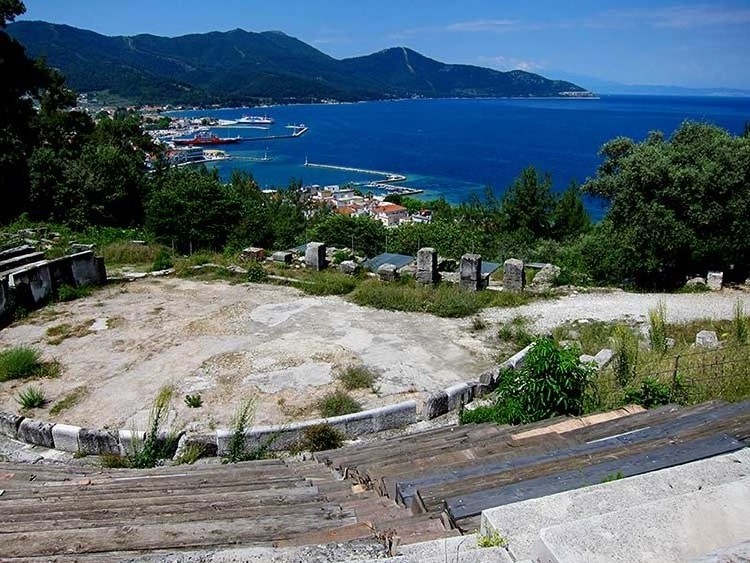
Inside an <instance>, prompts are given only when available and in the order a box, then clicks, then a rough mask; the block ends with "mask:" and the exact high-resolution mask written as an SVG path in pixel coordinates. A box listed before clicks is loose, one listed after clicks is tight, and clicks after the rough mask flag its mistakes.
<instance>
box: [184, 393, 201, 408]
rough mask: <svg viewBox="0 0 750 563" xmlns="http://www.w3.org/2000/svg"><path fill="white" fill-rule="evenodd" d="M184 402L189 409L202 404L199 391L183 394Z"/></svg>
mask: <svg viewBox="0 0 750 563" xmlns="http://www.w3.org/2000/svg"><path fill="white" fill-rule="evenodd" d="M185 404H186V405H187V407H188V408H190V409H198V408H200V407H201V406H203V397H201V394H200V393H193V394H192V395H185Z"/></svg>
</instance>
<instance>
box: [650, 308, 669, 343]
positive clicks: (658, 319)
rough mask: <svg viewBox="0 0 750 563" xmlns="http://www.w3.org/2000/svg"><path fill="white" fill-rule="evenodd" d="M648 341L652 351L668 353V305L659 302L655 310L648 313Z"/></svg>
mask: <svg viewBox="0 0 750 563" xmlns="http://www.w3.org/2000/svg"><path fill="white" fill-rule="evenodd" d="M648 324H649V331H648V339H649V342H650V343H651V349H652V350H656V351H657V352H661V353H664V352H666V351H667V305H666V303H665V302H664V301H661V300H660V301H659V303H658V304H657V306H656V307H655V308H654V309H651V310H649V312H648Z"/></svg>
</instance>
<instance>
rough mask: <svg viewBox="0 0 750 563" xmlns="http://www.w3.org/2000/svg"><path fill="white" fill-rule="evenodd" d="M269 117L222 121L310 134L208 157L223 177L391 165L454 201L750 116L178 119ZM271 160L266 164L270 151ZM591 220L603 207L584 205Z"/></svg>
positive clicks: (737, 106) (515, 113)
mask: <svg viewBox="0 0 750 563" xmlns="http://www.w3.org/2000/svg"><path fill="white" fill-rule="evenodd" d="M246 114H252V115H268V116H269V117H272V118H274V119H275V120H276V123H275V125H274V126H273V127H272V128H270V129H268V130H261V129H254V128H248V127H237V126H235V127H230V128H219V129H215V130H214V132H216V133H217V134H219V135H221V136H235V135H240V136H242V137H243V138H252V137H259V136H266V135H285V134H289V133H290V130H289V129H286V128H285V126H286V125H289V124H300V123H304V124H305V125H307V126H308V127H309V131H308V132H307V133H305V134H304V135H302V136H300V137H297V138H294V139H279V140H272V141H252V140H248V141H243V142H242V143H241V144H238V145H226V146H224V147H221V148H224V149H225V150H226V151H227V152H228V153H229V154H230V155H231V157H232V158H231V159H229V160H226V161H220V162H218V163H215V164H212V166H216V167H217V168H218V169H219V172H220V174H221V176H222V177H224V178H229V176H230V174H231V171H232V169H234V168H239V169H243V170H247V171H250V172H251V173H252V174H253V176H254V177H255V179H256V180H257V182H258V183H259V184H260V185H261V186H262V187H263V188H273V187H278V186H286V185H288V184H289V182H290V181H291V180H293V179H294V180H301V181H302V182H303V184H320V185H329V184H344V183H347V182H366V181H371V180H377V179H381V177H379V176H375V175H371V174H366V173H358V172H348V171H339V170H331V169H321V168H312V167H305V166H304V163H305V160H306V159H307V160H308V161H309V162H311V163H319V164H328V165H337V166H343V167H351V168H357V169H367V170H377V171H386V172H393V173H398V174H402V175H404V176H407V178H408V180H407V181H406V182H404V183H403V184H402V185H405V186H410V187H415V188H419V189H422V190H424V193H423V194H421V195H420V197H423V198H427V199H431V198H435V197H438V196H444V197H445V198H446V199H447V200H448V201H450V202H452V203H458V202H461V201H464V200H466V199H467V198H468V197H469V196H470V195H471V194H472V193H478V194H482V193H483V192H484V190H485V187H486V186H490V187H491V188H492V190H493V191H494V192H495V193H496V194H498V195H500V194H502V193H503V192H504V191H505V189H506V188H507V187H508V185H509V184H510V183H511V182H512V181H513V178H515V177H516V176H517V175H518V174H519V173H520V172H521V171H522V170H523V169H524V168H525V167H526V166H528V165H530V164H533V165H534V166H535V167H536V168H537V170H539V171H542V172H548V173H549V174H550V175H551V176H552V180H553V182H554V186H555V189H556V190H563V189H565V187H567V185H568V184H569V183H570V181H571V180H573V179H575V180H577V181H578V182H581V183H583V182H584V181H585V180H586V178H588V177H591V176H594V175H595V174H596V169H597V166H598V165H599V163H600V162H601V159H600V157H599V156H598V154H597V153H598V151H599V148H600V147H601V145H602V144H603V143H604V142H606V141H607V140H609V139H612V138H615V137H618V136H627V137H631V138H633V139H635V140H642V139H644V138H645V136H646V135H647V134H648V132H649V131H653V130H660V131H663V132H664V133H666V134H667V135H670V134H671V133H672V132H673V131H674V130H675V129H676V128H677V127H679V125H680V124H681V123H682V122H683V121H685V120H688V119H690V120H697V121H702V122H708V123H712V124H715V125H718V126H720V127H723V128H725V129H727V130H728V131H730V132H731V133H733V134H736V135H738V134H741V133H742V131H743V129H744V125H745V122H746V121H750V98H719V97H711V98H697V97H666V96H659V97H656V96H603V97H601V98H600V99H578V100H565V99H546V100H545V99H534V100H526V99H523V100H521V99H478V100H458V99H449V100H403V101H389V102H364V103H357V104H332V105H325V104H321V105H290V106H274V107H269V108H263V109H259V108H253V109H247V108H245V109H243V108H235V109H216V110H190V111H181V112H176V113H174V114H171V115H181V116H190V117H199V116H210V117H216V118H220V119H236V118H239V117H241V116H242V115H246ZM266 154H267V156H268V160H265V161H261V162H259V161H258V159H261V158H263V157H265V156H266ZM587 208H588V211H589V213H590V214H591V215H592V216H593V217H594V218H599V217H601V215H602V212H603V211H602V209H603V208H602V204H601V203H600V202H596V201H594V200H588V201H587Z"/></svg>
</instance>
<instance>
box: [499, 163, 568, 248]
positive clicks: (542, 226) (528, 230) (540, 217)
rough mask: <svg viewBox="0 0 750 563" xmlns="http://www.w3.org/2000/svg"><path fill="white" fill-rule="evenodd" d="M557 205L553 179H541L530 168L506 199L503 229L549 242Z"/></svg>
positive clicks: (506, 195)
mask: <svg viewBox="0 0 750 563" xmlns="http://www.w3.org/2000/svg"><path fill="white" fill-rule="evenodd" d="M554 205H555V198H554V196H553V195H552V178H551V177H550V175H549V174H544V175H542V176H540V175H539V174H538V173H537V171H536V169H535V168H534V167H533V166H529V167H528V168H526V169H525V170H524V171H523V172H521V175H520V176H519V177H518V178H516V179H515V180H514V181H513V183H512V184H511V186H510V187H509V188H508V191H507V192H505V195H504V196H503V199H502V213H503V221H502V226H503V229H504V230H505V231H511V232H514V233H517V234H518V235H519V236H521V237H524V238H527V239H539V238H546V237H548V236H549V235H550V232H551V226H552V225H551V222H552V210H553V209H554Z"/></svg>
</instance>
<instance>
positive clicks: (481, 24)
mask: <svg viewBox="0 0 750 563" xmlns="http://www.w3.org/2000/svg"><path fill="white" fill-rule="evenodd" d="M515 25H516V22H515V21H514V20H473V21H464V22H456V23H452V24H448V25H446V26H445V27H444V28H443V29H444V30H445V31H464V32H477V31H481V32H484V31H510V30H511V29H513V28H514V27H515Z"/></svg>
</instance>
